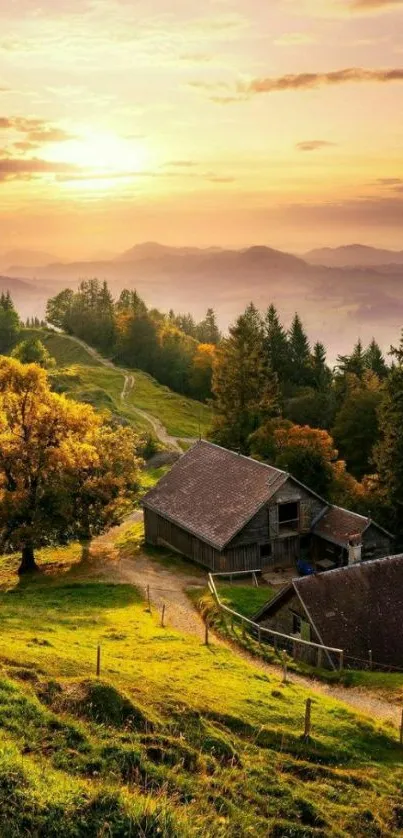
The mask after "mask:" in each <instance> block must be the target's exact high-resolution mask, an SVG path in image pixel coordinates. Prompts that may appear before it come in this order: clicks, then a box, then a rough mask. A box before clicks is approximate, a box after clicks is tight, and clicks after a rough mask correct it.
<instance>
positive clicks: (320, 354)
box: [312, 341, 332, 390]
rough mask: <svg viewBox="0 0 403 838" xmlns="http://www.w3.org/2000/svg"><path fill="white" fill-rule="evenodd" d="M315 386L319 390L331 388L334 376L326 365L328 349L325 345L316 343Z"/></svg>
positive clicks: (313, 373) (313, 359) (314, 360)
mask: <svg viewBox="0 0 403 838" xmlns="http://www.w3.org/2000/svg"><path fill="white" fill-rule="evenodd" d="M312 375H313V382H312V383H313V386H314V387H315V388H316V389H317V390H324V389H326V388H327V387H329V386H330V383H331V380H332V374H331V372H330V369H329V367H328V366H327V364H326V349H325V347H324V345H323V343H319V341H318V342H317V343H315V346H314V348H313V354H312Z"/></svg>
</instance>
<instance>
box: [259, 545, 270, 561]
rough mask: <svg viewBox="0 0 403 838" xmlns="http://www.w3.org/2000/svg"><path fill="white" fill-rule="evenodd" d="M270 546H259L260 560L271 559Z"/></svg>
mask: <svg viewBox="0 0 403 838" xmlns="http://www.w3.org/2000/svg"><path fill="white" fill-rule="evenodd" d="M271 552H272V551H271V544H261V545H260V558H261V559H270V557H271Z"/></svg>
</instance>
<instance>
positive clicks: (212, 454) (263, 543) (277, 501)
mask: <svg viewBox="0 0 403 838" xmlns="http://www.w3.org/2000/svg"><path fill="white" fill-rule="evenodd" d="M143 507H144V523H145V540H146V543H147V544H150V545H154V546H166V547H169V548H170V549H172V550H175V551H177V552H178V553H181V554H182V555H184V556H187V557H188V558H190V559H193V560H194V561H196V562H198V563H199V564H201V565H204V566H205V567H206V568H208V569H209V570H212V571H215V572H217V571H221V572H227V571H238V570H255V569H257V568H262V569H263V568H271V569H273V568H288V567H295V565H296V562H297V561H298V560H299V559H300V558H301V556H302V555H303V556H305V557H306V556H308V558H309V561H312V562H313V563H314V564H315V568H316V569H318V570H320V569H322V570H325V569H328V568H330V567H337V566H340V565H343V564H347V563H348V562H349V560H350V561H351V560H352V556H354V559H355V560H356V559H357V558H365V555H364V554H365V550H366V544H367V543H368V550H369V552H370V555H371V557H373V553H374V551H375V553H376V556H377V557H380V556H387V555H390V553H391V552H392V544H393V538H392V536H391V535H390V534H389V533H386V532H385V531H384V530H382V529H381V528H380V527H378V526H377V525H376V524H374V522H372V521H370V520H369V519H368V518H365V517H363V516H360V515H359V516H357V515H355V514H354V513H350V512H349V511H348V510H340V509H339V508H338V507H333V506H331V505H329V504H328V503H327V502H326V501H325V500H324V499H323V498H321V497H320V496H319V495H317V494H316V493H315V492H313V491H312V490H311V489H309V488H307V487H306V486H304V485H303V484H302V483H300V482H299V481H298V480H295V479H294V478H293V477H292V476H291V475H289V474H287V473H286V472H284V471H280V470H279V469H276V468H274V467H273V466H270V465H266V464H264V463H260V462H258V461H256V460H253V459H251V458H250V457H245V456H243V455H240V454H237V453H235V452H233V451H228V450H227V449H225V448H222V447H220V446H218V445H214V444H213V443H211V442H206V441H204V440H200V442H197V443H196V444H195V445H194V446H193V447H192V448H190V449H189V451H187V452H186V453H185V454H184V455H183V456H182V457H181V458H180V459H179V460H178V461H177V463H175V465H174V466H173V467H172V469H171V470H170V472H169V473H168V474H166V475H165V476H164V477H163V478H162V479H161V480H160V481H159V483H158V484H157V485H156V486H155V487H154V488H153V489H151V491H150V492H148V493H147V494H146V495H145V497H144V498H143ZM329 515H330V516H331V517H330V522H329V518H328V517H327V516H329ZM341 520H342V522H343V527H341ZM321 522H322V526H321ZM338 527H339V528H338ZM350 542H351V543H350ZM327 551H329V552H327ZM321 563H322V565H323V566H321Z"/></svg>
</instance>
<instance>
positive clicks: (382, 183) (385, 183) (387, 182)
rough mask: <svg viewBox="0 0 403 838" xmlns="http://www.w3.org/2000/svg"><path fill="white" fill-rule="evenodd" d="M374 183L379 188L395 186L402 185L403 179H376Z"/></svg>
mask: <svg viewBox="0 0 403 838" xmlns="http://www.w3.org/2000/svg"><path fill="white" fill-rule="evenodd" d="M375 183H379V185H380V186H397V185H398V184H400V183H402V184H403V178H400V177H378V178H377V179H376V181H375Z"/></svg>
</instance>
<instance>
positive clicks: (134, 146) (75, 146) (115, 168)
mask: <svg viewBox="0 0 403 838" xmlns="http://www.w3.org/2000/svg"><path fill="white" fill-rule="evenodd" d="M47 157H48V159H52V160H54V161H56V160H57V161H62V162H63V163H68V164H69V165H72V166H77V169H80V170H81V171H82V172H85V173H86V174H88V175H89V176H91V173H92V172H96V173H97V174H99V175H102V174H105V177H107V176H108V175H113V174H125V173H127V174H128V175H131V174H136V173H140V172H142V171H144V168H145V166H146V163H147V152H146V149H145V148H144V146H143V145H142V144H141V142H139V140H138V139H136V138H130V137H127V138H126V137H119V136H117V135H116V134H112V133H111V134H107V133H101V134H99V133H95V132H91V133H86V134H84V135H83V136H82V137H80V138H77V139H74V140H69V141H68V142H65V143H63V147H62V148H61V146H60V145H59V146H57V147H56V146H55V148H54V150H52V151H51V150H49V153H48V154H47Z"/></svg>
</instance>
